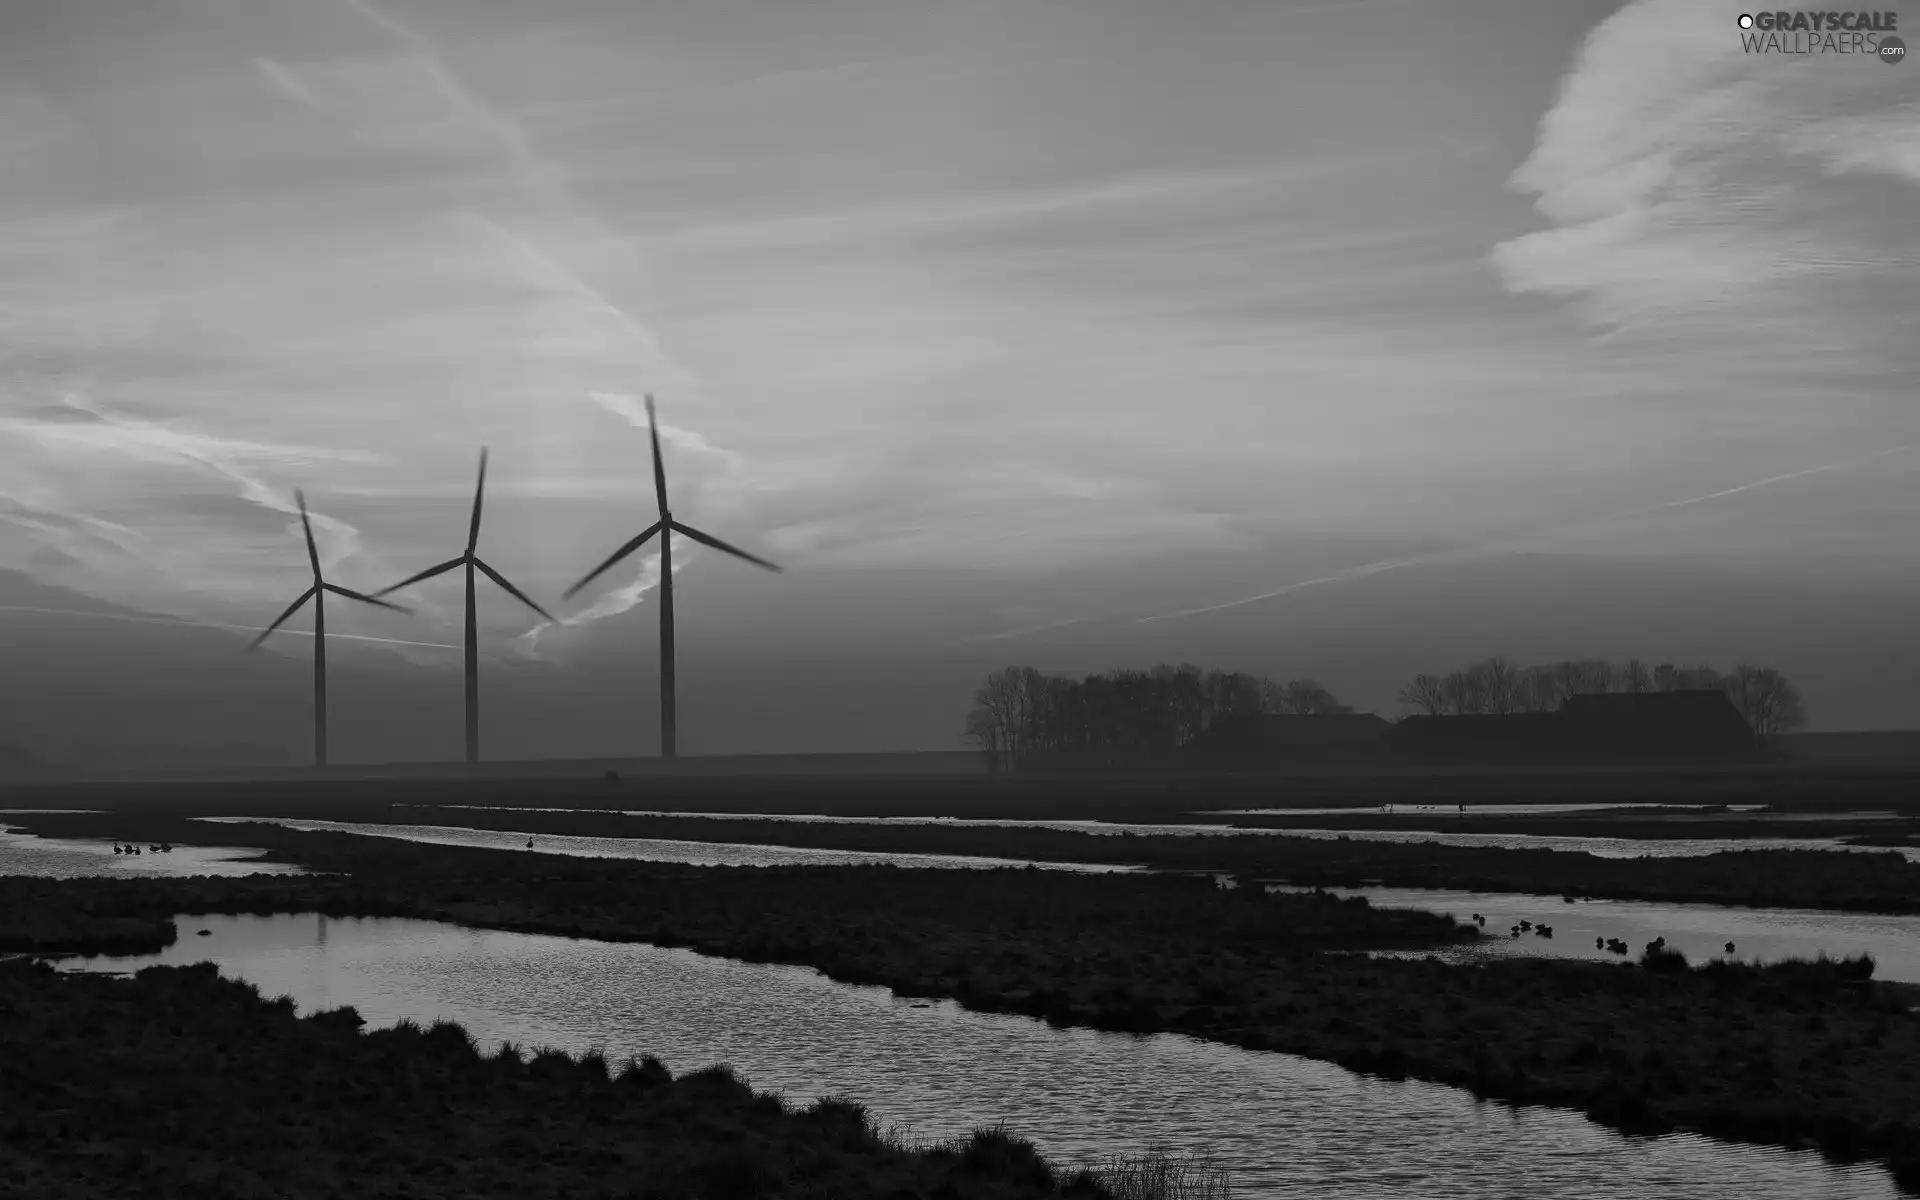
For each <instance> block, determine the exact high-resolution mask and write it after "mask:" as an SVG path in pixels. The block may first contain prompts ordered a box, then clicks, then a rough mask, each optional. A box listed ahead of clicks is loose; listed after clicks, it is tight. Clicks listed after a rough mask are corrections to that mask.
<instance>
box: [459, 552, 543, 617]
mask: <svg viewBox="0 0 1920 1200" xmlns="http://www.w3.org/2000/svg"><path fill="white" fill-rule="evenodd" d="M473 565H474V566H476V567H479V568H480V570H481V571H483V572H485V573H486V576H487V578H488V579H491V580H493V581H494V582H495V583H497V584H499V585H500V586H501V587H502V588H504V589H505V590H506V592H507V594H508V595H509V596H512V597H513V598H514V599H515V600H518V601H519V602H520V603H522V604H524V605H526V606H527V607H528V608H530V609H532V610H533V611H535V612H537V613H539V614H540V615H541V616H543V617H545V618H546V619H547V620H548V621H551V622H552V623H553V624H555V625H558V624H559V623H560V619H559V618H558V617H556V616H554V615H553V614H552V613H550V612H548V611H547V610H546V609H544V608H541V607H540V606H539V605H538V604H535V603H534V602H533V601H531V600H529V599H527V594H526V593H525V592H523V591H521V590H520V589H519V588H517V587H515V586H513V585H512V584H510V583H508V582H507V577H506V576H504V575H502V574H501V573H500V572H498V571H496V570H494V569H493V568H492V567H490V566H488V565H487V564H486V563H484V562H481V561H480V560H479V559H477V558H476V559H474V560H473Z"/></svg>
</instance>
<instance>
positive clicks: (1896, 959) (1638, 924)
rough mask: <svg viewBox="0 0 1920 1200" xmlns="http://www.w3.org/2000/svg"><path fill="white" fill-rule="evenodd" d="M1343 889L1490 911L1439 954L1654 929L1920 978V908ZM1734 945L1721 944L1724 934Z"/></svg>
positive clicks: (1553, 947) (1679, 943)
mask: <svg viewBox="0 0 1920 1200" xmlns="http://www.w3.org/2000/svg"><path fill="white" fill-rule="evenodd" d="M1268 890H1269V891H1310V890H1311V889H1308V888H1297V887H1286V886H1283V885H1276V884H1269V885H1268ZM1327 890H1328V891H1330V892H1333V893H1335V894H1336V895H1341V896H1365V897H1366V898H1367V899H1368V900H1370V901H1371V902H1373V903H1374V904H1375V905H1376V906H1378V907H1381V908H1424V909H1429V910H1431V911H1433V912H1441V913H1450V914H1452V915H1453V916H1454V917H1455V918H1456V919H1457V920H1460V921H1468V920H1470V919H1471V918H1472V915H1473V914H1474V913H1479V914H1480V915H1481V916H1484V917H1485V918H1486V919H1487V924H1486V932H1487V933H1489V934H1494V935H1497V936H1493V937H1487V938H1483V939H1481V941H1480V942H1478V943H1475V944H1473V945H1471V946H1469V947H1464V948H1460V949H1449V950H1447V951H1444V952H1442V953H1441V955H1440V957H1442V958H1452V959H1456V960H1470V959H1473V958H1478V957H1484V956H1489V955H1494V956H1503V955H1522V956H1528V957H1548V958H1600V959H1614V958H1616V957H1618V956H1616V955H1613V954H1610V953H1608V952H1607V951H1605V950H1596V949H1595V948H1594V944H1593V939H1594V938H1596V937H1598V938H1619V939H1621V940H1622V941H1624V942H1626V943H1627V945H1628V947H1629V954H1628V957H1629V958H1638V957H1639V955H1640V951H1641V949H1642V948H1643V947H1644V946H1645V945H1646V944H1647V943H1648V942H1650V941H1652V940H1653V939H1655V938H1658V937H1664V938H1666V939H1667V945H1668V946H1670V947H1672V948H1674V949H1677V950H1679V951H1680V952H1681V953H1683V954H1685V955H1686V956H1687V957H1688V958H1689V959H1690V960H1692V961H1694V962H1704V961H1706V960H1707V959H1709V958H1721V957H1731V958H1737V959H1739V960H1741V961H1743V962H1774V961H1777V960H1779V959H1783V958H1813V957H1814V956H1816V955H1818V954H1821V953H1825V954H1827V955H1829V956H1831V957H1834V958H1839V957H1844V956H1848V955H1854V954H1871V955H1873V957H1874V960H1875V962H1876V964H1877V965H1876V966H1875V968H1874V973H1873V977H1874V978H1875V979H1888V980H1894V981H1896V982H1901V983H1920V917H1899V916H1886V915H1882V914H1879V913H1847V912H1820V911H1816V910H1813V909H1800V908H1723V907H1720V906H1718V905H1713V904H1665V903H1656V902H1653V901H1647V900H1578V901H1575V902H1574V903H1572V904H1568V903H1566V902H1565V901H1564V900H1563V899H1562V898H1560V897H1558V896H1529V895H1525V894H1522V893H1516V892H1464V891H1451V890H1445V889H1440V888H1387V887H1368V888H1328V889H1327ZM1522 920H1527V921H1531V922H1533V923H1534V924H1536V925H1538V924H1541V923H1543V922H1544V923H1545V924H1547V925H1551V926H1552V927H1553V936H1552V937H1551V938H1543V937H1539V936H1537V935H1536V934H1534V933H1533V932H1531V931H1529V932H1525V933H1522V934H1521V935H1520V936H1519V937H1517V938H1516V937H1512V936H1511V935H1510V933H1509V931H1510V930H1511V929H1512V927H1513V926H1515V925H1517V924H1519V923H1520V922H1521V921H1522ZM1728 942H1732V943H1733V944H1734V952H1733V953H1732V954H1731V955H1729V954H1727V953H1726V943H1728Z"/></svg>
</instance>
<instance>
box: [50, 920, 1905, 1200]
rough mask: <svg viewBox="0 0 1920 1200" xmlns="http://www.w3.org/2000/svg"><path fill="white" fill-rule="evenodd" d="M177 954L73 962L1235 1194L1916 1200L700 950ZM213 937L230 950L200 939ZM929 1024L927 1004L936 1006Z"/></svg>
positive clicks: (272, 939)
mask: <svg viewBox="0 0 1920 1200" xmlns="http://www.w3.org/2000/svg"><path fill="white" fill-rule="evenodd" d="M178 920H179V923H180V932H181V934H182V937H181V940H180V941H179V942H178V943H177V944H175V945H174V946H172V947H170V948H169V949H168V950H166V951H164V952H162V953H160V954H157V955H145V956H138V957H132V958H124V959H107V958H96V959H90V960H69V961H68V962H67V963H65V964H63V965H64V966H66V967H69V968H77V969H90V970H127V969H132V968H138V967H140V966H145V965H149V964H152V963H193V962H201V961H212V962H214V963H217V964H219V966H220V967H221V969H222V970H223V971H224V972H226V973H227V974H229V975H231V976H234V977H237V978H241V979H246V980H249V981H251V982H253V983H255V984H257V985H259V987H260V989H261V990H262V992H264V993H265V994H266V995H268V996H275V995H287V996H291V997H292V998H293V1000H294V1002H295V1004H296V1005H297V1006H298V1008H299V1009H300V1011H301V1012H302V1013H309V1012H312V1011H314V1010H316V1009H322V1008H330V1007H335V1006H338V1005H343V1004H350V1005H352V1006H353V1007H355V1008H356V1009H358V1010H359V1011H360V1013H361V1015H362V1016H364V1017H366V1018H367V1020H368V1021H369V1023H371V1024H375V1025H384V1024H390V1023H392V1022H393V1021H395V1020H397V1019H399V1018H401V1017H409V1018H412V1019H413V1020H415V1021H420V1022H423V1023H424V1022H430V1021H433V1020H435V1019H438V1018H442V1017H445V1018H448V1019H451V1020H455V1021H459V1022H460V1023H461V1024H463V1025H465V1026H466V1027H467V1029H468V1031H469V1032H471V1033H472V1034H473V1035H474V1036H475V1037H476V1038H477V1039H478V1040H479V1041H480V1042H481V1043H482V1045H484V1046H487V1047H489V1048H491V1047H492V1046H494V1045H497V1044H498V1043H499V1042H500V1041H502V1040H512V1041H514V1042H516V1043H519V1044H521V1045H524V1046H539V1045H549V1046H555V1047H558V1048H560V1049H564V1050H566V1051H568V1052H570V1053H579V1052H582V1051H585V1050H587V1049H589V1048H595V1047H598V1048H601V1049H603V1050H604V1051H605V1052H606V1053H607V1055H608V1056H609V1058H611V1059H614V1060H615V1061H619V1060H620V1059H621V1058H623V1057H624V1056H626V1055H630V1054H631V1055H642V1054H653V1055H656V1056H658V1057H659V1058H660V1059H662V1060H663V1061H664V1062H666V1064H667V1065H668V1066H669V1067H671V1068H672V1069H673V1070H674V1071H675V1072H676V1073H679V1072H684V1071H688V1070H692V1069H696V1068H699V1067H702V1066H705V1065H708V1064H711V1063H714V1062H726V1063H730V1064H731V1065H733V1066H734V1067H735V1069H737V1070H738V1071H739V1072H740V1073H741V1074H742V1075H744V1076H745V1077H746V1078H747V1079H749V1080H750V1081H751V1082H752V1083H753V1084H754V1086H755V1087H756V1088H759V1089H761V1090H773V1091H779V1092H782V1093H784V1094H786V1095H787V1096H788V1097H789V1098H790V1099H792V1100H795V1101H799V1102H805V1101H808V1100H810V1099H812V1098H813V1097H815V1096H819V1095H829V1094H832V1095H843V1096H850V1097H852V1098H854V1099H857V1100H860V1101H862V1102H864V1103H866V1104H868V1105H869V1106H870V1107H871V1108H872V1109H873V1111H874V1113H875V1115H876V1116H877V1117H878V1118H879V1119H880V1120H881V1121H882V1123H883V1124H884V1123H887V1122H899V1123H902V1124H905V1125H909V1126H911V1127H912V1129H913V1130H914V1132H915V1133H917V1134H919V1135H921V1136H939V1135H946V1134H951V1133H958V1132H964V1131H966V1130H968V1129H971V1128H973V1127H977V1126H980V1125H989V1124H993V1123H995V1122H997V1121H1001V1120H1005V1121H1006V1122H1007V1124H1008V1125H1009V1127H1011V1128H1014V1129H1015V1130H1017V1131H1018V1132H1019V1133H1021V1134H1023V1135H1024V1136H1027V1137H1030V1138H1033V1139H1034V1140H1035V1142H1036V1143H1037V1144H1038V1145H1039V1146H1040V1148H1041V1150H1042V1151H1043V1152H1044V1153H1046V1154H1047V1155H1048V1156H1049V1157H1051V1158H1053V1159H1054V1160H1055V1161H1059V1162H1063V1163H1068V1164H1071V1163H1077V1162H1084V1161H1087V1160H1090V1159H1095V1158H1099V1157H1102V1156H1104V1155H1107V1154H1109V1153H1113V1152H1116V1151H1123V1152H1138V1151H1140V1150H1144V1149H1146V1148H1147V1147H1148V1146H1150V1145H1163V1146H1169V1147H1172V1148H1174V1149H1178V1150H1185V1151H1199V1152H1207V1153H1211V1154H1212V1155H1213V1156H1215V1157H1216V1158H1217V1159H1218V1160H1219V1161H1221V1162H1222V1163H1223V1164H1224V1165H1226V1166H1227V1167H1229V1168H1230V1169H1231V1170H1232V1172H1233V1175H1234V1182H1235V1185H1236V1193H1235V1194H1236V1195H1237V1196H1240V1197H1263V1198H1264V1197H1272V1198H1286V1200H1294V1198H1299V1200H1308V1198H1312V1200H1322V1198H1326V1200H1349V1198H1351V1200H1377V1198H1378V1197H1382V1196H1411V1197H1422V1198H1432V1200H1452V1198H1456V1197H1457V1198H1460V1200H1467V1198H1472V1200H1563V1198H1564V1200H1613V1198H1618V1200H1647V1198H1649V1197H1661V1198H1663V1200H1773V1198H1778V1200H1893V1198H1894V1197H1896V1196H1897V1195H1898V1192H1897V1191H1896V1189H1895V1188H1894V1187H1893V1185H1892V1182H1891V1180H1890V1179H1889V1178H1888V1176H1887V1175H1886V1173H1885V1172H1884V1171H1883V1170H1881V1169H1880V1168H1878V1167H1875V1166H1871V1165H1864V1164H1862V1165H1855V1166H1850V1167H1838V1166H1833V1165H1829V1164H1827V1163H1824V1162H1822V1161H1821V1160H1820V1159H1819V1157H1818V1156H1817V1155H1815V1154H1814V1153H1812V1152H1810V1151H1788V1150H1784V1149H1778V1148H1771V1147H1758V1146H1737V1145H1729V1144H1723V1143H1718V1142H1713V1141H1710V1140H1708V1139H1706V1138H1702V1137H1699V1136H1695V1135H1691V1134H1674V1135H1669V1136H1666V1137H1661V1138H1653V1139H1628V1138H1625V1137H1622V1136H1620V1135H1619V1134H1616V1133H1613V1132H1611V1131H1609V1130H1606V1129H1603V1128H1601V1127H1600V1126H1597V1125H1594V1124H1592V1123H1591V1122H1589V1121H1587V1120H1586V1119H1585V1118H1583V1117H1581V1116H1578V1115H1577V1114H1573V1113H1568V1112H1563V1111H1557V1110H1551V1109H1543V1108H1533V1109H1522V1110H1514V1109H1509V1108H1506V1107H1504V1106H1501V1105H1497V1104H1490V1103H1479V1102H1476V1101H1475V1100H1474V1099H1473V1098H1472V1097H1471V1096H1469V1095H1468V1094H1467V1093H1465V1092H1461V1091H1456V1090H1454V1089H1452V1088H1447V1087H1442V1086H1439V1085H1437V1084H1430V1083H1421V1082H1411V1081H1409V1082H1389V1081H1385V1080H1377V1079H1367V1078H1364V1077H1361V1076H1357V1075H1353V1074H1351V1073H1349V1072H1347V1071H1345V1070H1343V1069H1341V1068H1339V1067H1335V1066H1332V1065H1330V1064H1326V1063H1319V1062H1314V1061H1311V1060H1309V1059H1303V1058H1296V1057H1293V1056H1291V1055H1282V1054H1266V1053H1256V1052H1252V1051H1246V1050H1238V1049H1234V1048H1231V1047H1226V1046H1219V1045H1214V1044H1211V1043H1207V1042H1201V1041H1197V1040H1194V1039H1191V1038H1186V1037H1181V1036H1178V1035H1167V1034H1161V1035H1155V1036H1152V1037H1144V1038H1135V1037H1129V1036H1127V1035H1125V1034H1112V1033H1097V1032H1093V1031H1091V1030H1082V1029H1054V1028H1051V1027H1049V1026H1047V1025H1045V1024H1044V1023H1042V1022H1039V1021H1034V1020H1030V1019H1028V1018H1025V1017H1013V1016H1004V1015H988V1014H981V1013H971V1012H967V1011H965V1010H964V1009H961V1008H960V1007H959V1006H957V1005H954V1004H952V1003H950V1002H944V1001H943V1002H939V1003H933V1004H928V1005H926V1006H925V1007H918V1006H916V1002H912V1001H908V1000H905V999H902V998H899V997H896V996H894V995H893V994H892V993H891V992H889V991H887V990H886V989H884V988H873V987H850V986H848V985H845V984H839V983H834V982H833V981H831V980H828V979H827V978H825V977H824V976H822V975H820V974H818V973H817V972H815V971H812V970H809V969H806V968H801V967H785V966H770V965H765V964H754V963H742V962H736V961H732V960H728V959H718V958H708V957H704V956H701V955H698V954H694V953H692V952H690V951H686V950H667V949H661V948H659V947H654V946H646V945H639V944H617V943H607V942H594V941H586V940H575V939H571V938H560V937H547V936H539V935H531V934H520V933H504V932H497V931H487V930H473V929H464V928H460V927H458V926H452V925H444V924H439V923H436V922H426V921H411V920H394V919H328V918H325V917H319V916H314V915H301V916H278V917H252V916H242V917H215V916H187V917H181V918H178ZM199 929H207V930H210V931H211V936H208V937H198V936H195V933H194V931H196V930H199ZM920 1003H924V1002H920Z"/></svg>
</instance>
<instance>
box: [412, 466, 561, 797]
mask: <svg viewBox="0 0 1920 1200" xmlns="http://www.w3.org/2000/svg"><path fill="white" fill-rule="evenodd" d="M486 491H487V451H486V448H485V447H481V450H480V478H479V480H478V481H477V482H475V484H474V485H473V519H472V520H471V521H469V522H468V523H467V552H466V553H465V554H462V555H461V556H460V557H458V558H450V559H448V560H447V561H446V562H443V563H441V564H440V565H439V566H437V567H428V568H427V569H426V570H424V571H422V572H420V573H419V574H418V575H409V576H408V577H407V578H405V579H402V580H401V581H400V582H399V583H396V584H394V585H393V586H392V587H388V588H381V589H380V590H379V591H377V592H375V593H374V595H375V596H376V597H378V596H385V595H389V594H391V593H393V592H397V591H399V590H400V589H401V588H403V587H410V586H412V585H413V584H416V583H419V582H420V581H421V580H423V579H432V578H433V577H434V576H436V575H443V574H445V573H446V572H448V571H451V570H453V569H454V568H455V567H465V568H466V569H467V761H468V762H470V763H477V762H479V761H480V622H479V616H478V609H477V605H476V604H475V597H474V578H473V573H474V572H475V571H476V570H477V571H479V572H480V573H481V574H483V575H485V576H486V577H487V578H488V579H491V580H493V581H494V582H495V583H496V584H499V585H500V587H501V589H502V590H504V591H505V592H506V593H507V594H508V595H509V596H512V597H513V598H514V599H515V600H518V601H519V602H520V603H522V604H524V605H526V606H527V607H528V608H530V609H532V610H533V611H534V612H537V613H539V614H540V615H541V616H542V617H545V618H546V619H547V620H548V621H554V620H555V618H554V616H553V614H552V613H549V612H548V611H547V610H546V609H544V608H541V607H540V606H539V605H538V604H535V603H534V602H533V601H532V600H529V599H528V598H527V595H526V593H525V592H522V591H521V590H520V589H519V588H517V587H515V586H513V585H512V584H511V583H508V582H507V579H506V576H504V575H502V574H500V572H498V571H496V570H494V569H493V568H492V567H490V566H488V565H487V564H486V562H485V561H483V560H482V559H481V557H480V556H479V554H478V553H476V552H475V550H474V547H476V546H478V545H479V544H480V504H481V501H482V500H483V499H484V498H485V496H486Z"/></svg>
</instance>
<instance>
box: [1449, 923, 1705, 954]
mask: <svg viewBox="0 0 1920 1200" xmlns="http://www.w3.org/2000/svg"><path fill="white" fill-rule="evenodd" d="M1473 921H1474V924H1476V925H1478V926H1480V927H1481V928H1482V929H1485V928H1486V926H1487V919H1486V918H1485V917H1483V916H1481V915H1480V914H1479V913H1474V914H1473ZM1528 930H1532V931H1533V935H1534V936H1535V937H1543V938H1550V937H1552V936H1553V926H1551V925H1545V924H1542V925H1536V924H1534V923H1533V922H1532V921H1529V920H1527V919H1526V918H1524V917H1523V918H1521V920H1520V923H1519V924H1518V925H1515V926H1514V927H1513V929H1512V930H1511V932H1512V934H1513V936H1514V937H1519V936H1520V935H1521V934H1523V933H1525V932H1527V931H1528ZM1666 946H1667V939H1666V935H1664V934H1662V935H1661V936H1660V937H1657V938H1655V939H1653V940H1652V941H1650V942H1648V943H1647V949H1648V950H1664V949H1666ZM1593 948H1594V949H1595V950H1610V951H1612V952H1613V953H1615V954H1625V953H1626V952H1627V943H1626V942H1624V941H1622V940H1621V939H1619V938H1602V937H1597V938H1594V939H1593ZM1727 953H1728V954H1732V953H1733V943H1732V942H1728V943H1727Z"/></svg>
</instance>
